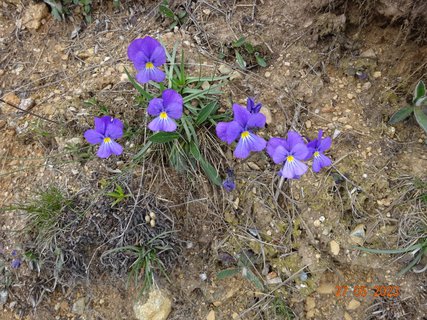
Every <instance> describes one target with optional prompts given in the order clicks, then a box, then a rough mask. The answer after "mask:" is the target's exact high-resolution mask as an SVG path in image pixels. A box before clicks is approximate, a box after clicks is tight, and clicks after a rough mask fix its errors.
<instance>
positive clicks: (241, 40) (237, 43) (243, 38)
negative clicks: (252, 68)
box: [231, 37, 246, 48]
mask: <svg viewBox="0 0 427 320" xmlns="http://www.w3.org/2000/svg"><path fill="white" fill-rule="evenodd" d="M245 42H246V38H245V37H240V38H239V40H237V41H234V42H233V43H232V44H231V45H232V46H233V47H234V48H239V47H241V46H242V45H243V44H244V43H245Z"/></svg>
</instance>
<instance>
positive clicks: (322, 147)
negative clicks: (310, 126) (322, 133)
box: [318, 137, 332, 152]
mask: <svg viewBox="0 0 427 320" xmlns="http://www.w3.org/2000/svg"><path fill="white" fill-rule="evenodd" d="M331 145H332V139H331V137H326V138H325V139H322V141H320V144H319V147H318V150H319V151H321V152H323V151H326V150H328V149H329V148H330V147H331Z"/></svg>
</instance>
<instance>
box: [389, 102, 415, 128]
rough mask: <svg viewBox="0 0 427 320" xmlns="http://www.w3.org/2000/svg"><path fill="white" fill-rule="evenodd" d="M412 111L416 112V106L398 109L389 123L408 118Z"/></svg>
mask: <svg viewBox="0 0 427 320" xmlns="http://www.w3.org/2000/svg"><path fill="white" fill-rule="evenodd" d="M412 112H414V107H412V106H408V107H404V108H402V109H400V110H398V111H397V112H396V113H394V114H393V115H392V116H391V118H390V120H389V121H388V123H389V124H396V123H398V122H400V121H403V120H405V119H406V118H408V117H409V116H410V115H411V114H412Z"/></svg>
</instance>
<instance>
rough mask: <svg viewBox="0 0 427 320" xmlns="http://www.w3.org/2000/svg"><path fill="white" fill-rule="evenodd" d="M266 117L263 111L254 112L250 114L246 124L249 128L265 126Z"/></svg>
mask: <svg viewBox="0 0 427 320" xmlns="http://www.w3.org/2000/svg"><path fill="white" fill-rule="evenodd" d="M265 121H266V117H265V115H263V114H262V113H253V114H251V115H250V117H249V119H248V122H247V124H246V127H247V128H264V126H265Z"/></svg>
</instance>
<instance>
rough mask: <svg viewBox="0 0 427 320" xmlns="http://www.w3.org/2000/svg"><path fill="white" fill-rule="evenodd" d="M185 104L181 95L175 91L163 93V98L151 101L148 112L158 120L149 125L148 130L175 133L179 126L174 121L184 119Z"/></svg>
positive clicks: (168, 90) (167, 90) (169, 90)
mask: <svg viewBox="0 0 427 320" xmlns="http://www.w3.org/2000/svg"><path fill="white" fill-rule="evenodd" d="M183 103H184V102H183V99H182V97H181V95H180V94H179V93H178V92H176V91H175V90H173V89H166V90H165V91H163V93H162V97H161V98H153V99H151V100H150V102H149V103H148V108H147V112H148V114H149V115H150V116H155V117H156V118H154V120H152V121H151V122H150V123H149V124H148V128H150V130H152V131H166V132H172V131H175V130H176V128H177V125H176V122H175V121H174V119H175V120H176V119H179V118H181V117H182V112H183Z"/></svg>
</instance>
